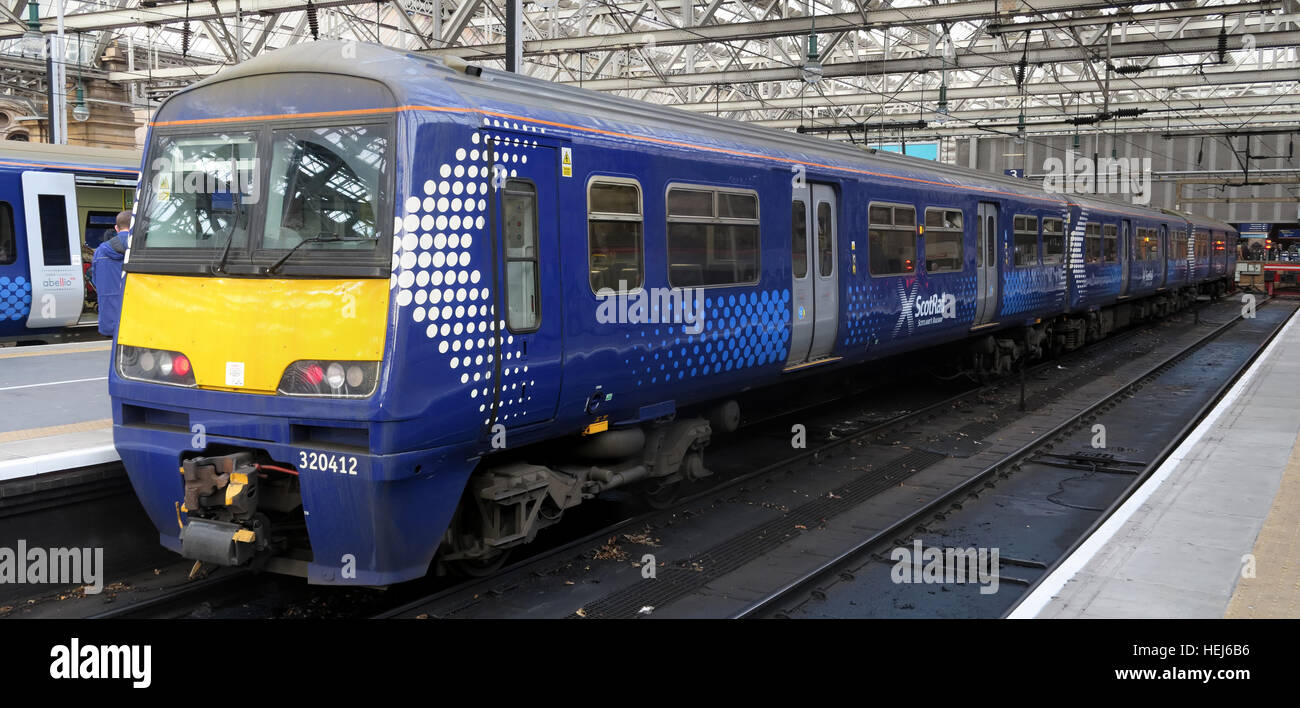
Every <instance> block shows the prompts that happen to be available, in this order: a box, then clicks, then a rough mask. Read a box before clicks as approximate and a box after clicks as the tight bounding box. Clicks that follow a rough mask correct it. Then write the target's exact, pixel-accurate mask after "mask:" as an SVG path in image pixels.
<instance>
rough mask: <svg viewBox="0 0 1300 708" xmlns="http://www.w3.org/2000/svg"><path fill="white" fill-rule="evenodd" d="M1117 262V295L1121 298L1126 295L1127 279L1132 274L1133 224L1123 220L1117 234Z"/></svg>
mask: <svg viewBox="0 0 1300 708" xmlns="http://www.w3.org/2000/svg"><path fill="white" fill-rule="evenodd" d="M1118 245H1119V248H1118V249H1117V250H1118V251H1119V261H1120V279H1119V294H1120V297H1123V296H1125V295H1127V294H1128V289H1129V285H1128V279H1129V275H1130V274H1131V273H1132V265H1133V222H1131V221H1129V220H1128V219H1124V220H1123V221H1121V222H1120V232H1119V244H1118Z"/></svg>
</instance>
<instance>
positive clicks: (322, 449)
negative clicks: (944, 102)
mask: <svg viewBox="0 0 1300 708" xmlns="http://www.w3.org/2000/svg"><path fill="white" fill-rule="evenodd" d="M145 166H146V169H147V173H146V175H145V179H144V186H143V189H142V197H141V203H140V207H139V211H138V212H137V214H136V228H135V232H134V236H133V239H132V243H131V244H130V249H129V251H128V254H127V265H126V269H127V271H128V275H127V279H126V290H125V296H124V304H123V312H122V324H121V328H120V329H119V331H118V336H117V341H116V348H115V355H116V356H115V366H114V370H113V372H112V375H111V377H110V391H111V393H112V397H113V418H114V421H113V422H114V439H115V442H116V445H117V449H118V451H119V452H120V454H121V457H122V460H123V462H124V463H125V465H126V469H127V471H128V473H129V474H130V477H131V480H132V482H133V483H134V486H135V489H136V490H137V492H138V493H139V496H140V498H141V500H142V501H143V503H144V506H145V508H146V509H147V510H148V512H149V514H150V516H151V517H152V519H153V521H154V523H155V524H156V525H157V526H158V528H159V529H160V531H161V537H162V542H163V544H164V545H166V546H168V547H170V548H172V549H174V550H176V551H178V552H180V553H181V554H183V555H184V556H186V557H188V558H193V559H197V560H201V561H206V562H210V563H217V564H223V565H234V564H253V565H255V566H259V567H263V568H267V569H270V570H274V571H277V572H291V573H299V574H303V575H305V576H306V577H307V578H308V579H309V580H310V581H311V582H315V583H339V584H346V583H355V584H362V585H385V584H390V583H394V582H398V581H402V580H407V579H410V578H415V577H417V576H421V575H424V574H425V573H427V572H428V571H429V569H430V566H431V563H433V564H434V565H435V567H437V568H439V569H441V568H443V567H446V566H459V567H460V568H462V569H463V570H466V571H469V572H474V571H476V570H477V571H482V570H486V569H489V568H491V567H492V566H493V565H494V564H495V563H497V562H499V560H500V559H501V558H502V557H503V555H504V552H505V551H506V550H507V549H509V548H511V547H512V546H516V545H518V544H522V543H526V542H528V541H530V540H532V539H533V537H534V536H535V535H536V533H537V532H538V530H539V529H540V528H542V527H544V526H546V525H548V524H551V523H554V522H556V521H557V520H558V519H559V518H560V517H561V515H562V514H563V512H564V511H565V510H566V509H568V508H570V507H573V506H574V505H577V504H579V503H581V502H582V501H583V500H587V499H590V498H592V497H593V496H594V495H596V494H598V493H600V492H602V491H604V490H607V489H611V488H613V487H619V486H622V485H636V486H637V487H639V488H640V489H641V490H642V491H643V492H644V493H646V494H647V495H649V496H650V497H651V498H652V499H659V500H663V499H665V498H667V497H669V496H671V493H672V490H673V489H674V488H675V487H676V486H677V485H678V484H679V483H680V482H682V481H683V480H689V479H693V478H697V477H700V476H703V475H706V474H707V470H706V467H705V464H704V460H703V450H704V448H705V446H706V445H707V443H708V442H709V439H710V436H711V435H712V434H715V433H718V432H722V431H729V430H731V429H734V427H735V426H736V424H737V421H738V415H739V414H738V407H737V405H736V404H735V402H734V399H733V397H734V396H735V395H736V394H737V393H738V392H740V391H743V390H745V389H750V388H754V387H759V386H764V385H768V384H773V383H776V382H780V381H783V380H789V379H791V378H793V377H798V376H803V375H806V374H807V373H809V372H817V371H824V370H832V369H836V368H842V367H847V366H853V365H856V364H860V363H862V362H864V361H867V360H871V359H876V358H879V357H883V356H887V355H891V354H896V353H899V352H904V351H909V350H916V349H919V348H924V347H933V346H936V345H940V344H949V345H950V346H952V345H953V344H952V343H957V344H956V346H958V347H959V348H960V351H961V354H962V360H963V361H964V363H965V365H966V367H968V368H969V369H971V370H975V371H982V372H998V371H1004V370H1006V369H1008V368H1009V367H1010V366H1012V365H1013V364H1014V363H1015V362H1016V361H1017V360H1018V359H1019V358H1021V357H1031V358H1032V357H1038V356H1042V355H1043V354H1045V353H1049V352H1051V351H1059V350H1065V349H1070V348H1072V347H1077V346H1079V345H1081V344H1083V343H1084V342H1086V341H1089V340H1092V339H1095V338H1098V337H1102V336H1104V335H1105V334H1106V333H1107V332H1109V331H1110V330H1112V329H1113V328H1116V327H1120V326H1123V325H1124V324H1125V323H1127V322H1129V321H1133V320H1136V319H1139V318H1144V317H1152V316H1157V315H1160V314H1164V313H1167V312H1169V311H1172V310H1173V309H1176V308H1178V307H1180V306H1182V305H1184V304H1186V303H1187V302H1189V301H1190V300H1193V299H1195V298H1196V297H1198V295H1200V294H1213V293H1218V292H1222V291H1223V290H1224V289H1225V288H1227V286H1228V275H1229V274H1230V273H1232V268H1233V262H1232V261H1233V257H1232V254H1233V253H1234V247H1233V242H1234V240H1235V238H1236V233H1235V232H1234V231H1233V230H1232V229H1231V228H1230V227H1229V226H1227V225H1225V224H1222V223H1218V222H1212V221H1208V220H1204V219H1200V218H1197V217H1191V216H1186V215H1181V214H1175V213H1172V212H1163V211H1157V210H1152V209H1145V208H1136V207H1132V206H1127V205H1122V204H1119V203H1115V202H1108V201H1099V200H1093V199H1084V198H1073V197H1070V198H1066V197H1063V196H1060V195H1053V194H1046V193H1044V192H1042V191H1041V190H1039V189H1037V188H1036V187H1035V186H1034V185H1032V184H1029V183H1025V182H1022V181H1015V180H1011V179H1007V178H1001V177H996V176H989V175H986V174H982V173H977V172H974V171H968V170H963V169H957V168H952V167H948V166H945V165H940V164H935V163H932V162H928V161H919V160H912V159H908V158H904V157H896V156H891V155H886V154H880V153H872V152H864V151H861V150H858V149H855V148H852V147H848V146H843V145H837V144H833V143H829V142H825V141H821V140H816V139H811V138H807V137H803V136H797V135H791V134H787V133H782V132H775V131H765V130H760V129H755V128H753V127H751V126H746V125H741V124H737V123H733V122H728V121H724V120H713V119H709V118H706V117H702V116H699V115H693V114H687V113H683V112H679V111H676V110H672V109H667V108H661V107H657V106H651V105H646V104H643V103H639V102H635V101H631V100H625V99H621V98H616V97H613V96H608V95H604V94H598V93H593V92H590V91H584V90H580V89H575V88H569V87H564V86H557V85H553V84H549V83H544V82H541V81H537V80H533V79H529V78H526V77H522V76H516V75H512V74H506V73H501V72H496V71H489V70H480V69H479V68H476V67H473V66H468V65H466V64H464V63H463V62H460V61H457V60H447V61H432V60H430V59H429V58H426V57H420V56H415V55H411V54H402V53H398V52H394V51H391V50H388V49H384V48H382V47H373V46H366V45H350V44H342V43H335V42H317V43H312V44H307V45H299V46H295V47H291V48H286V49H282V50H279V51H276V52H274V53H272V54H270V55H267V56H265V57H260V58H256V59H253V60H251V61H248V62H246V63H244V64H241V65H239V66H237V67H233V68H231V69H228V70H226V71H224V72H222V73H220V74H217V75H215V76H214V77H212V78H209V79H207V80H205V81H203V82H200V83H198V84H195V85H194V86H192V87H190V88H188V89H185V90H183V91H180V92H178V93H176V94H174V95H173V96H172V97H171V98H169V99H168V100H167V101H166V102H165V103H164V104H163V105H162V106H161V107H160V108H159V110H158V112H157V114H156V116H155V118H154V121H153V123H152V125H151V131H150V138H149V147H148V151H147V156H146V159H145ZM214 184H215V185H217V189H216V190H215V192H214V191H213V190H212V189H211V187H212V185H214Z"/></svg>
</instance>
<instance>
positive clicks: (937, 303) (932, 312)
mask: <svg viewBox="0 0 1300 708" xmlns="http://www.w3.org/2000/svg"><path fill="white" fill-rule="evenodd" d="M920 287H921V284H920V282H919V281H914V282H913V283H912V287H911V288H910V289H904V287H903V283H902V282H899V284H898V304H899V309H898V323H897V324H895V325H894V334H895V335H899V334H904V333H905V334H911V333H912V332H913V330H915V329H916V328H917V327H925V326H926V325H932V324H936V323H939V322H943V321H944V320H954V319H957V296H956V295H953V294H952V293H933V294H932V295H930V296H929V297H926V298H923V297H921V296H920V295H919V293H918V292H917V291H918V290H919V289H920Z"/></svg>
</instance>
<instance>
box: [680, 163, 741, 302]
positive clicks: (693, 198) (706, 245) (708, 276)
mask: <svg viewBox="0 0 1300 708" xmlns="http://www.w3.org/2000/svg"><path fill="white" fill-rule="evenodd" d="M667 232H668V284H669V285H671V286H672V287H674V288H692V287H703V286H708V285H740V284H752V283H757V282H758V195H756V194H754V193H752V192H728V191H721V190H717V189H711V188H708V187H673V188H670V189H669V190H668V229H667Z"/></svg>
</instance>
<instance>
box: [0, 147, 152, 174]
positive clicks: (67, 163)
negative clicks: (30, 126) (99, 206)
mask: <svg viewBox="0 0 1300 708" xmlns="http://www.w3.org/2000/svg"><path fill="white" fill-rule="evenodd" d="M140 160H141V153H140V151H139V150H119V149H115V148H98V147H84V146H81V145H51V144H49V143H25V142H20V141H16V140H5V141H0V167H68V168H71V169H73V170H75V169H76V168H79V167H80V168H90V169H92V170H93V171H96V172H103V171H112V172H130V173H138V172H139V171H140Z"/></svg>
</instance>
